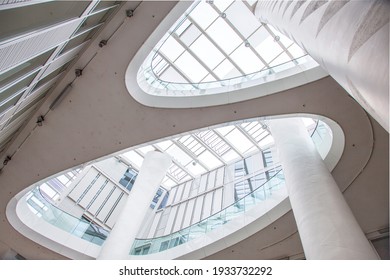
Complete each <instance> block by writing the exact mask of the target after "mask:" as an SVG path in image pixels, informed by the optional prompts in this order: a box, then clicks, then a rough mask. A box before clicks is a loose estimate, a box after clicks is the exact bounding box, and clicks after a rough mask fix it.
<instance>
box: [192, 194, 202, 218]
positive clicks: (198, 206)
mask: <svg viewBox="0 0 390 280" xmlns="http://www.w3.org/2000/svg"><path fill="white" fill-rule="evenodd" d="M203 199H204V196H203V195H202V196H199V197H198V198H197V199H196V203H195V208H194V214H193V217H192V222H191V223H192V224H194V223H197V222H199V221H200V217H201V215H202V207H203Z"/></svg>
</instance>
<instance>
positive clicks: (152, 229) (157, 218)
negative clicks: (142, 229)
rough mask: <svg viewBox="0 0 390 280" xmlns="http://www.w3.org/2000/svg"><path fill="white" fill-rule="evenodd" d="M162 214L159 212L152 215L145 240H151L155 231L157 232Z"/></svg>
mask: <svg viewBox="0 0 390 280" xmlns="http://www.w3.org/2000/svg"><path fill="white" fill-rule="evenodd" d="M162 213H163V211H160V212H157V213H156V214H155V215H154V219H153V222H152V225H151V227H150V230H149V233H148V235H147V238H153V237H154V236H155V234H156V231H157V226H158V224H159V223H160V219H161V217H162Z"/></svg>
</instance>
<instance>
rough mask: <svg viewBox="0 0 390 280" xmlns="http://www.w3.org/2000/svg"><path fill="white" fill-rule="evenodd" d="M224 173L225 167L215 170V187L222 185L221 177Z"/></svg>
mask: <svg viewBox="0 0 390 280" xmlns="http://www.w3.org/2000/svg"><path fill="white" fill-rule="evenodd" d="M224 173H225V167H222V168H219V169H218V170H217V176H216V179H215V186H216V187H219V186H222V185H223V177H224V175H225V174H224Z"/></svg>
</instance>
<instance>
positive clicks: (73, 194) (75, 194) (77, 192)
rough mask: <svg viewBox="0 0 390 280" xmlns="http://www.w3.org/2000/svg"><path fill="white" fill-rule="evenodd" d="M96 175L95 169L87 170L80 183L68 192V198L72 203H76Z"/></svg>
mask: <svg viewBox="0 0 390 280" xmlns="http://www.w3.org/2000/svg"><path fill="white" fill-rule="evenodd" d="M98 174H99V172H98V171H97V170H96V169H94V168H91V169H89V170H88V172H87V174H85V176H84V177H83V178H82V179H81V181H80V182H79V183H78V184H77V185H76V186H75V187H74V188H73V189H72V190H71V191H70V193H69V197H70V198H72V199H73V200H74V201H77V200H78V199H79V198H80V196H81V195H82V194H83V192H84V191H85V189H86V188H87V187H88V186H89V184H90V183H91V182H92V181H93V180H94V179H95V178H96V176H97V175H98Z"/></svg>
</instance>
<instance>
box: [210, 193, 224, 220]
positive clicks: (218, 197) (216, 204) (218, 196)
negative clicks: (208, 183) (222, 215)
mask: <svg viewBox="0 0 390 280" xmlns="http://www.w3.org/2000/svg"><path fill="white" fill-rule="evenodd" d="M222 195H223V188H220V189H217V190H216V191H215V192H214V198H213V208H212V210H211V211H212V212H211V214H215V213H217V212H218V211H220V210H221V209H222Z"/></svg>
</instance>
